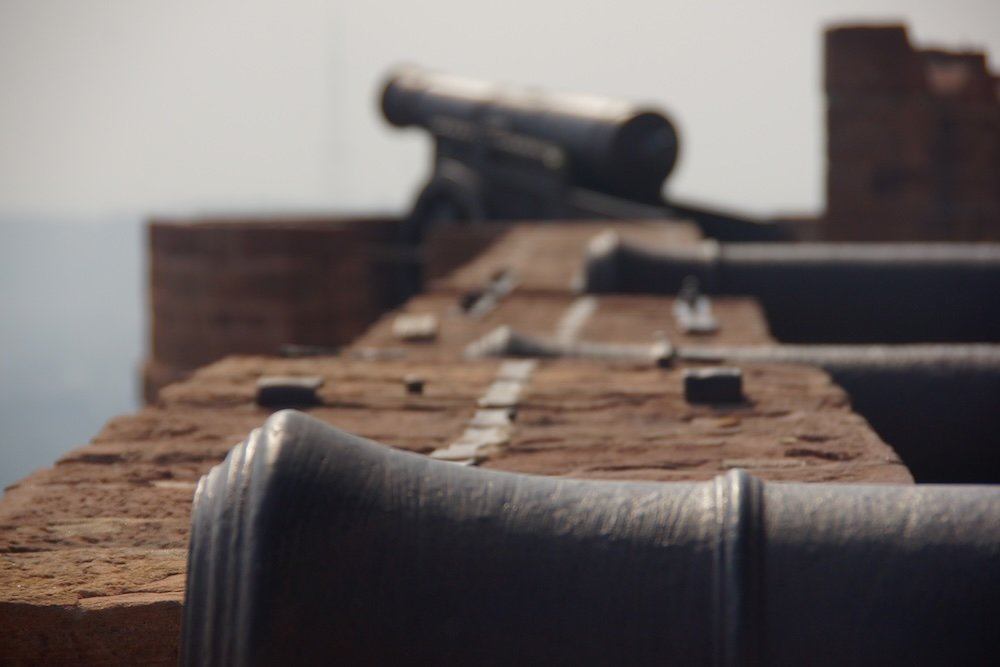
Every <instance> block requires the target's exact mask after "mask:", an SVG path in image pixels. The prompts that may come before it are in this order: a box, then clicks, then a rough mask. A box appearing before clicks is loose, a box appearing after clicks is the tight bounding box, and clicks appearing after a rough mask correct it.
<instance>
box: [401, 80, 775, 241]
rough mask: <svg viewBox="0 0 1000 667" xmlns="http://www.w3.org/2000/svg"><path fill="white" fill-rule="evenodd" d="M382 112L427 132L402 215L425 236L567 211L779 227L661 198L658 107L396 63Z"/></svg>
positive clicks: (667, 134) (663, 139) (666, 129)
mask: <svg viewBox="0 0 1000 667" xmlns="http://www.w3.org/2000/svg"><path fill="white" fill-rule="evenodd" d="M381 104H382V111H383V113H384V115H385V118H386V119H387V120H388V121H389V122H390V123H391V124H393V125H395V126H398V127H409V126H417V127H421V128H423V129H425V130H427V131H428V132H429V133H430V134H431V136H432V137H433V138H434V142H435V154H434V166H433V174H432V175H431V177H430V179H429V180H428V182H427V184H426V185H425V186H424V187H423V190H422V191H421V192H420V195H419V196H418V197H417V201H416V203H415V204H414V207H413V210H412V211H411V213H410V215H409V217H408V218H407V220H406V221H405V223H404V237H405V238H406V240H408V241H409V242H411V243H418V242H419V241H420V240H422V239H423V238H424V236H425V234H426V232H427V229H428V228H429V227H431V226H432V225H435V224H440V223H476V222H481V221H485V220H521V221H524V220H565V219H571V218H576V219H580V218H617V219H657V218H668V217H670V218H677V217H681V218H688V219H692V220H694V221H696V222H697V223H698V224H699V225H700V226H701V227H702V229H703V230H704V232H705V233H706V234H707V235H709V236H712V237H715V238H719V239H725V240H765V239H778V238H785V237H786V236H787V233H786V232H785V231H784V229H783V228H782V227H780V226H779V225H777V224H767V223H762V222H759V221H754V220H752V219H750V218H748V217H738V216H730V215H727V214H724V213H720V212H717V211H710V210H708V209H704V208H700V207H696V206H690V205H684V204H682V203H680V202H675V201H669V200H666V199H664V196H663V193H662V189H663V184H664V181H665V180H666V178H667V177H668V176H669V175H670V173H671V171H672V170H673V168H674V165H675V164H676V162H677V159H678V155H679V139H678V136H677V131H676V130H675V128H674V125H673V124H672V123H671V122H670V120H669V119H668V118H667V117H666V116H665V115H664V114H663V113H662V112H660V111H658V110H655V109H651V108H649V107H644V106H639V105H635V104H631V103H628V102H622V101H619V100H613V99H606V98H601V97H593V96H584V95H568V94H553V93H547V92H541V91H537V90H533V89H528V88H516V87H503V86H499V85H497V84H493V83H489V82H484V81H478V80H475V79H467V78H461V77H456V76H447V75H442V74H435V73H431V72H427V71H425V70H422V69H417V68H412V67H411V68H403V69H400V70H398V71H397V72H396V73H394V74H393V75H391V76H390V78H389V80H388V82H387V83H386V85H385V88H384V90H383V92H382V98H381Z"/></svg>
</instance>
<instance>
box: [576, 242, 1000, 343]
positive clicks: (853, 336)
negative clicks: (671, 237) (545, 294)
mask: <svg viewBox="0 0 1000 667" xmlns="http://www.w3.org/2000/svg"><path fill="white" fill-rule="evenodd" d="M687 276H696V277H697V278H698V279H699V282H700V284H701V285H702V287H703V288H704V289H705V290H706V291H707V292H709V293H713V294H746V295H751V296H755V297H757V299H759V300H760V303H761V305H762V306H763V308H764V310H765V312H766V314H767V318H768V324H769V326H770V328H771V331H772V333H773V334H774V335H775V337H777V338H778V339H779V340H782V341H784V342H801V343H811V342H815V343H820V342H823V343H880V342H881V343H907V342H914V343H917V342H996V341H1000V309H997V308H995V307H993V306H995V304H996V303H997V295H998V294H1000V244H990V243H980V244H958V243H953V244H948V243H924V244H917V243H911V244H907V243H893V244H889V243H884V244H848V243H845V244H839V243H732V244H718V243H714V242H706V243H704V244H702V245H698V246H688V247H678V248H672V249H663V250H654V249H647V248H639V247H636V246H632V245H628V244H626V243H622V242H621V241H619V240H618V239H617V237H616V236H614V235H613V234H604V235H601V236H599V237H597V238H596V239H595V241H594V242H593V243H592V244H591V247H590V251H589V257H588V261H587V268H586V279H585V283H586V290H587V291H588V292H598V293H611V292H629V293H651V294H657V293H658V294H670V293H676V292H677V291H678V289H679V288H680V285H681V283H682V282H683V280H684V278H685V277H687Z"/></svg>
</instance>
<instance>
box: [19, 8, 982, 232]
mask: <svg viewBox="0 0 1000 667" xmlns="http://www.w3.org/2000/svg"><path fill="white" fill-rule="evenodd" d="M872 20H875V21H880V22H890V21H906V22H907V23H908V25H909V27H910V35H911V39H912V40H913V41H914V42H916V43H917V44H919V45H921V46H944V47H947V48H975V49H985V50H986V51H987V52H988V53H989V54H990V60H991V64H992V67H993V69H994V70H997V69H1000V66H998V62H1000V1H998V0H947V1H944V0H921V1H910V2H903V1H898V0H867V1H862V0H837V1H832V0H831V1H818V2H809V1H807V0H770V1H767V2H752V1H750V0H744V1H743V2H721V1H711V0H703V1H700V2H694V1H689V2H672V1H669V0H655V1H654V0H616V1H615V2H611V1H609V0H602V1H601V2H592V1H588V0H576V1H546V0H530V1H527V0H504V1H503V2H490V3H479V2H473V1H471V0H422V1H421V2H385V1H380V0H371V1H369V2H364V1H363V0H354V1H348V0H342V1H340V2H336V1H326V0H293V1H285V2H279V1H277V0H274V1H271V2H263V1H261V0H86V1H84V0H0V216H5V217H10V216H19V215H24V216H32V217H38V216H42V217H64V218H70V219H75V218H80V219H83V218H91V219H92V218H95V217H98V218H99V217H101V216H105V215H122V214H127V215H137V214H138V215H144V214H147V213H150V212H154V211H195V210H209V211H226V210H233V209H236V210H241V211H246V210H255V209H266V210H272V211H274V210H339V211H366V210H367V211H398V210H402V209H403V208H404V207H405V206H406V205H407V204H408V202H409V201H410V199H411V197H412V196H413V194H414V191H415V189H416V188H417V187H418V185H419V183H420V180H421V179H422V178H423V177H424V176H425V174H426V173H427V169H428V161H429V154H428V144H427V141H426V139H424V138H423V137H421V136H420V135H419V133H417V132H399V131H393V130H390V129H389V128H387V127H386V126H385V124H384V123H383V121H382V120H381V117H380V115H379V114H378V113H377V111H376V104H375V98H376V94H377V92H378V88H379V85H380V82H381V79H382V78H383V77H384V75H385V73H386V72H387V70H388V69H389V68H390V67H391V66H392V65H393V64H395V63H399V62H412V63H416V64H420V65H425V66H428V67H432V68H436V69H441V70H446V71H450V72H455V73H460V74H467V75H471V76H480V77H488V78H495V79H499V80H502V81H506V82H511V83H526V84H533V85H540V86H545V87H549V88H552V89H555V90H565V91H575V92H588V93H595V94H602V95H610V96H617V97H623V98H627V99H632V100H636V101H647V102H654V103H657V104H658V105H660V106H661V107H663V108H664V109H666V110H667V111H668V112H669V113H670V114H671V115H672V117H673V118H674V119H675V121H676V122H677V124H678V125H679V128H680V131H681V139H682V142H683V143H682V151H683V153H682V157H681V162H680V164H679V167H678V169H677V170H676V171H675V173H674V175H673V176H672V178H671V179H670V181H669V182H668V183H669V184H668V190H669V192H671V193H672V194H676V195H678V196H681V195H683V196H685V197H687V198H693V199H696V200H700V201H704V202H710V203H713V204H717V205H723V206H727V207H730V208H737V209H743V210H748V211H752V212H757V213H761V214H771V213H782V212H792V213H794V212H816V211H818V210H820V209H821V208H822V206H823V187H822V183H823V174H824V166H823V145H824V131H823V98H822V94H821V85H822V82H821V68H822V62H821V55H822V30H823V27H824V25H826V24H828V23H831V22H840V23H843V22H854V21H872Z"/></svg>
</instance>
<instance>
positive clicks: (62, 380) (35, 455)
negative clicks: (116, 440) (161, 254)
mask: <svg viewBox="0 0 1000 667" xmlns="http://www.w3.org/2000/svg"><path fill="white" fill-rule="evenodd" d="M143 238H144V234H143V232H142V225H141V224H140V222H139V220H117V221H114V222H81V221H71V222H65V221H64V222H61V223H60V222H55V221H52V220H48V221H39V220H33V221H20V222H19V221H15V220H6V219H0V248H2V249H3V261H2V262H0V314H2V320H0V490H2V489H3V487H5V486H7V485H9V484H11V483H12V482H14V481H16V480H18V479H20V478H22V477H24V476H25V475H27V474H29V473H30V472H31V471H32V470H35V469H37V468H43V467H46V466H49V465H52V463H54V462H55V460H56V459H57V458H58V457H59V456H61V455H62V454H63V453H65V452H67V451H69V450H70V449H73V448H76V447H81V446H83V445H85V444H87V443H88V442H89V441H90V439H91V437H93V436H94V435H96V434H97V432H98V431H99V430H100V428H101V426H102V425H103V424H104V423H105V422H106V421H108V420H109V419H110V418H111V417H113V416H114V415H116V414H127V413H130V412H134V411H135V410H136V409H137V408H138V407H139V406H140V405H141V402H140V396H139V386H140V385H139V371H140V363H141V361H142V356H143V354H144V349H145V330H146V327H145V324H144V321H145V296H144V295H145V291H144V278H145V276H144V272H143V269H142V267H143V266H144V264H145V261H144V257H143V255H144V253H143V245H144V244H143Z"/></svg>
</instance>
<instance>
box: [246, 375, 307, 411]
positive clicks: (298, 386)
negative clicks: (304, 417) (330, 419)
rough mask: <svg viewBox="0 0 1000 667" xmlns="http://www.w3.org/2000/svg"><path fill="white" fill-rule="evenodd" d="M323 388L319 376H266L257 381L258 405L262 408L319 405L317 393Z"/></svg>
mask: <svg viewBox="0 0 1000 667" xmlns="http://www.w3.org/2000/svg"><path fill="white" fill-rule="evenodd" d="M322 386H323V378H321V377H319V376H306V377H289V376H279V375H270V376H268V375H265V376H263V377H261V378H259V379H258V380H257V396H256V403H257V405H259V406H261V407H262V408H279V407H293V406H296V407H305V406H310V405H319V404H320V400H319V395H318V394H317V393H316V392H317V391H318V390H319V388H320V387H322Z"/></svg>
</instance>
